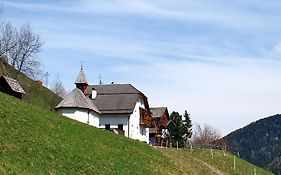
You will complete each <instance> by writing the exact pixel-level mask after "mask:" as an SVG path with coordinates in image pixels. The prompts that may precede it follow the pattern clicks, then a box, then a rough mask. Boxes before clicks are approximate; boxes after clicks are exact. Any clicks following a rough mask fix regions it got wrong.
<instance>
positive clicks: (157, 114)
mask: <svg viewBox="0 0 281 175" xmlns="http://www.w3.org/2000/svg"><path fill="white" fill-rule="evenodd" d="M166 111H167V112H168V109H167V108H166V107H157V108H150V112H151V113H152V117H153V118H157V117H161V116H162V115H163V114H164V113H165V112H166Z"/></svg>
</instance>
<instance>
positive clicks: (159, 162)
mask: <svg viewBox="0 0 281 175" xmlns="http://www.w3.org/2000/svg"><path fill="white" fill-rule="evenodd" d="M232 157H233V156H231V155H227V156H225V157H224V156H222V153H221V152H219V151H214V159H211V158H210V150H199V149H198V150H197V149H194V150H193V151H192V152H190V151H189V150H188V149H179V150H176V149H155V148H153V147H150V146H148V145H147V144H144V143H141V142H139V141H135V140H131V139H128V138H126V137H124V136H120V135H116V134H113V133H109V132H106V131H103V130H100V129H97V128H94V127H91V126H88V125H85V124H82V123H79V122H76V121H74V120H70V119H68V118H65V117H62V116H60V115H57V114H55V113H52V112H50V111H48V110H46V109H42V108H40V107H37V106H33V105H31V104H28V103H26V102H24V101H21V100H18V99H16V98H14V97H11V96H8V95H5V94H2V93H0V174H206V175H208V174H222V173H223V174H252V172H253V170H254V166H253V165H251V164H249V163H247V162H245V161H243V160H241V159H238V160H237V170H236V171H233V169H232ZM256 170H257V174H270V173H268V172H266V171H264V170H262V169H260V168H256Z"/></svg>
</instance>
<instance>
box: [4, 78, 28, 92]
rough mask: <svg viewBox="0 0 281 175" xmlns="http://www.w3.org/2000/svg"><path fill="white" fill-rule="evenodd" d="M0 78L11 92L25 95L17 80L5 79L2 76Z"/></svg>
mask: <svg viewBox="0 0 281 175" xmlns="http://www.w3.org/2000/svg"><path fill="white" fill-rule="evenodd" d="M2 77H3V78H4V79H5V81H6V82H7V83H8V85H9V86H10V87H11V89H12V90H13V91H15V92H19V93H22V94H25V91H24V90H23V88H22V87H21V85H20V84H19V83H18V81H17V80H15V79H12V78H9V77H6V76H4V75H2Z"/></svg>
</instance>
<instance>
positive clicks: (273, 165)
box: [224, 114, 281, 175]
mask: <svg viewBox="0 0 281 175" xmlns="http://www.w3.org/2000/svg"><path fill="white" fill-rule="evenodd" d="M224 139H225V140H226V141H227V144H228V149H229V150H230V151H231V152H232V153H234V154H238V152H239V155H240V157H242V158H244V159H246V160H248V161H249V162H251V163H253V164H255V165H257V166H260V167H263V168H265V169H267V170H270V171H271V172H273V173H274V174H278V175H281V114H277V115H274V116H271V117H268V118H264V119H261V120H258V121H256V122H253V123H251V124H249V125H248V126H245V127H244V128H241V129H238V130H236V131H234V132H232V133H230V134H228V135H227V136H225V137H224Z"/></svg>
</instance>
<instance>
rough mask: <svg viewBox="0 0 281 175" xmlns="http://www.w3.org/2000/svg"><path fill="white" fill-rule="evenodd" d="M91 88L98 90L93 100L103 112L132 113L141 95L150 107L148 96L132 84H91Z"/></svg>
mask: <svg viewBox="0 0 281 175" xmlns="http://www.w3.org/2000/svg"><path fill="white" fill-rule="evenodd" d="M91 88H94V89H95V90H96V91H97V97H96V98H95V99H94V100H92V101H93V103H94V104H95V105H96V106H97V108H98V109H99V111H100V112H101V113H102V114H131V113H133V111H134V108H135V105H136V102H137V100H138V98H139V97H142V98H143V100H144V103H145V105H146V106H147V108H149V107H148V102H147V98H146V97H145V96H144V95H143V93H142V92H140V91H139V90H137V89H136V88H135V87H133V86H132V85H130V84H112V85H91Z"/></svg>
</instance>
